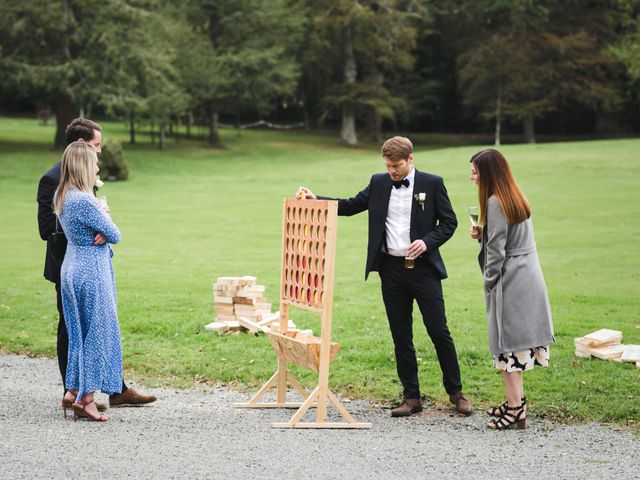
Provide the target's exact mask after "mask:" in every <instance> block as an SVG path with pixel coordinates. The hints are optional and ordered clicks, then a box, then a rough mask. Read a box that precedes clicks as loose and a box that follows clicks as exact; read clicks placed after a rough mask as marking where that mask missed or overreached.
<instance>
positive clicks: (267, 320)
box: [258, 310, 280, 326]
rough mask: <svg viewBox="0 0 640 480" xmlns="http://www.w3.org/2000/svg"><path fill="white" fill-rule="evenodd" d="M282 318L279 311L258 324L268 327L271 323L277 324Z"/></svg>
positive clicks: (266, 316) (265, 317) (264, 317)
mask: <svg viewBox="0 0 640 480" xmlns="http://www.w3.org/2000/svg"><path fill="white" fill-rule="evenodd" d="M279 318H280V310H278V311H277V312H274V313H272V314H270V315H265V316H263V317H262V320H260V321H259V322H258V324H259V325H261V326H262V325H268V324H269V323H271V322H275V321H276V320H278V319H279Z"/></svg>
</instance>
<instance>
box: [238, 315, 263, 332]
mask: <svg viewBox="0 0 640 480" xmlns="http://www.w3.org/2000/svg"><path fill="white" fill-rule="evenodd" d="M238 323H240V326H242V327H244V328H246V329H247V330H249V331H250V332H252V333H254V332H261V331H262V327H261V326H260V325H258V323H257V322H254V321H252V320H250V319H248V318H245V317H238Z"/></svg>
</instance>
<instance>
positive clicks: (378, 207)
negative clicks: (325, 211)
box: [319, 170, 458, 280]
mask: <svg viewBox="0 0 640 480" xmlns="http://www.w3.org/2000/svg"><path fill="white" fill-rule="evenodd" d="M392 188H393V182H392V180H391V177H390V176H389V174H387V173H378V174H375V175H373V176H372V177H371V181H370V182H369V185H368V186H367V187H366V188H365V189H364V190H362V191H361V192H360V193H358V194H357V195H356V196H355V197H351V198H347V199H332V200H338V215H344V216H351V215H355V214H357V213H360V212H363V211H365V210H368V211H369V242H368V245H367V264H366V268H365V275H364V276H365V280H366V279H367V278H368V276H369V273H370V272H372V271H378V270H379V265H380V256H381V255H382V254H383V249H384V248H385V237H386V234H385V222H386V219H387V210H388V208H389V198H390V197H391V189H392ZM409 188H412V189H413V194H412V199H411V202H412V205H411V230H410V237H411V242H414V241H415V240H418V239H420V240H422V241H424V243H425V245H426V246H427V251H426V252H425V253H423V254H422V255H421V256H420V257H419V258H418V259H417V261H416V264H418V263H426V264H427V265H428V266H429V267H430V268H431V269H432V270H433V271H434V272H435V273H436V275H438V276H439V277H440V278H441V279H445V278H447V270H446V268H445V266H444V262H443V261H442V257H441V256H440V250H439V248H440V245H442V244H443V243H445V242H446V241H447V240H449V238H451V236H452V235H453V232H454V231H455V229H456V227H457V226H458V220H457V219H456V214H455V212H454V211H453V208H452V207H451V202H450V201H449V196H448V195H447V189H446V188H445V186H444V181H443V180H442V177H439V176H437V175H432V174H429V173H424V172H419V171H418V170H416V172H415V177H414V181H413V185H410V186H409ZM419 193H424V194H426V198H425V201H424V209H423V208H422V206H421V205H420V203H419V202H418V200H416V195H417V194H419ZM319 198H325V199H330V198H329V197H319Z"/></svg>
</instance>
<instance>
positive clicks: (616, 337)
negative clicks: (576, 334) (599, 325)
mask: <svg viewBox="0 0 640 480" xmlns="http://www.w3.org/2000/svg"><path fill="white" fill-rule="evenodd" d="M583 338H585V339H587V340H588V341H589V346H590V347H598V346H602V345H605V344H607V345H616V344H619V343H620V342H622V332H621V331H619V330H609V329H608V328H603V329H601V330H597V331H595V332H592V333H589V334H587V335H585V336H584V337H583Z"/></svg>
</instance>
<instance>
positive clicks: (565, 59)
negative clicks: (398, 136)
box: [0, 0, 640, 147]
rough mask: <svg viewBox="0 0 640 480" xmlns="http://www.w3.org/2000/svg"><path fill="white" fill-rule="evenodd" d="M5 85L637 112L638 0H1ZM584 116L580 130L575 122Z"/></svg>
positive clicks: (136, 97)
mask: <svg viewBox="0 0 640 480" xmlns="http://www.w3.org/2000/svg"><path fill="white" fill-rule="evenodd" d="M0 71H1V72H2V75H1V77H0V102H1V105H2V108H3V109H4V110H20V109H25V108H34V107H35V108H38V107H44V106H50V107H51V109H52V111H53V112H54V113H55V117H56V125H57V128H56V137H55V143H56V145H62V144H63V143H64V139H63V133H64V127H65V126H66V125H67V124H68V122H69V121H70V120H71V119H72V118H74V117H75V116H77V115H78V114H79V112H82V113H84V114H86V115H87V116H89V115H93V114H96V113H99V114H104V115H109V116H114V117H118V118H122V119H125V120H126V121H127V122H128V124H129V126H130V136H131V142H135V141H136V138H135V135H136V127H137V126H139V125H140V124H142V123H145V124H150V125H153V126H154V128H155V129H157V131H158V132H159V138H160V146H161V147H162V146H163V145H164V137H165V135H166V133H167V131H169V130H170V129H171V128H172V126H173V125H175V124H177V123H180V124H181V125H184V126H185V128H186V129H187V134H189V132H190V127H191V126H192V125H193V124H194V123H195V122H197V123H199V124H205V125H206V126H207V131H208V135H207V141H208V142H209V143H211V144H217V143H219V141H220V138H219V133H218V129H219V122H220V119H221V118H223V119H225V120H226V121H231V122H232V123H235V124H239V123H240V122H241V120H242V119H251V120H255V119H257V118H262V117H267V116H270V117H271V118H272V119H278V120H281V121H285V122H287V121H289V122H291V121H302V122H304V124H305V125H306V126H307V127H308V128H310V127H318V126H323V125H328V126H336V127H339V131H340V139H341V141H342V142H344V143H345V144H346V145H351V146H352V145H357V144H358V141H359V138H361V137H362V136H366V137H367V138H371V139H375V140H379V139H380V136H381V132H382V131H383V129H389V130H395V131H466V132H475V131H482V130H486V129H487V128H491V129H492V130H493V131H494V135H495V141H496V143H497V144H499V143H500V140H501V136H502V133H503V131H504V129H505V127H508V128H509V129H511V130H518V129H519V130H520V131H522V132H524V135H525V138H526V140H527V141H528V142H534V141H535V135H536V128H537V127H539V126H542V127H543V128H544V129H546V130H549V131H554V132H557V133H560V134H562V133H583V132H593V131H596V130H602V131H607V132H613V133H619V132H637V131H638V130H640V119H639V117H640V116H639V115H638V113H640V0H599V1H593V0H377V1H376V0H184V1H183V2H171V1H169V0H108V1H104V0H3V1H2V2H0ZM576 129H577V131H576Z"/></svg>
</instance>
